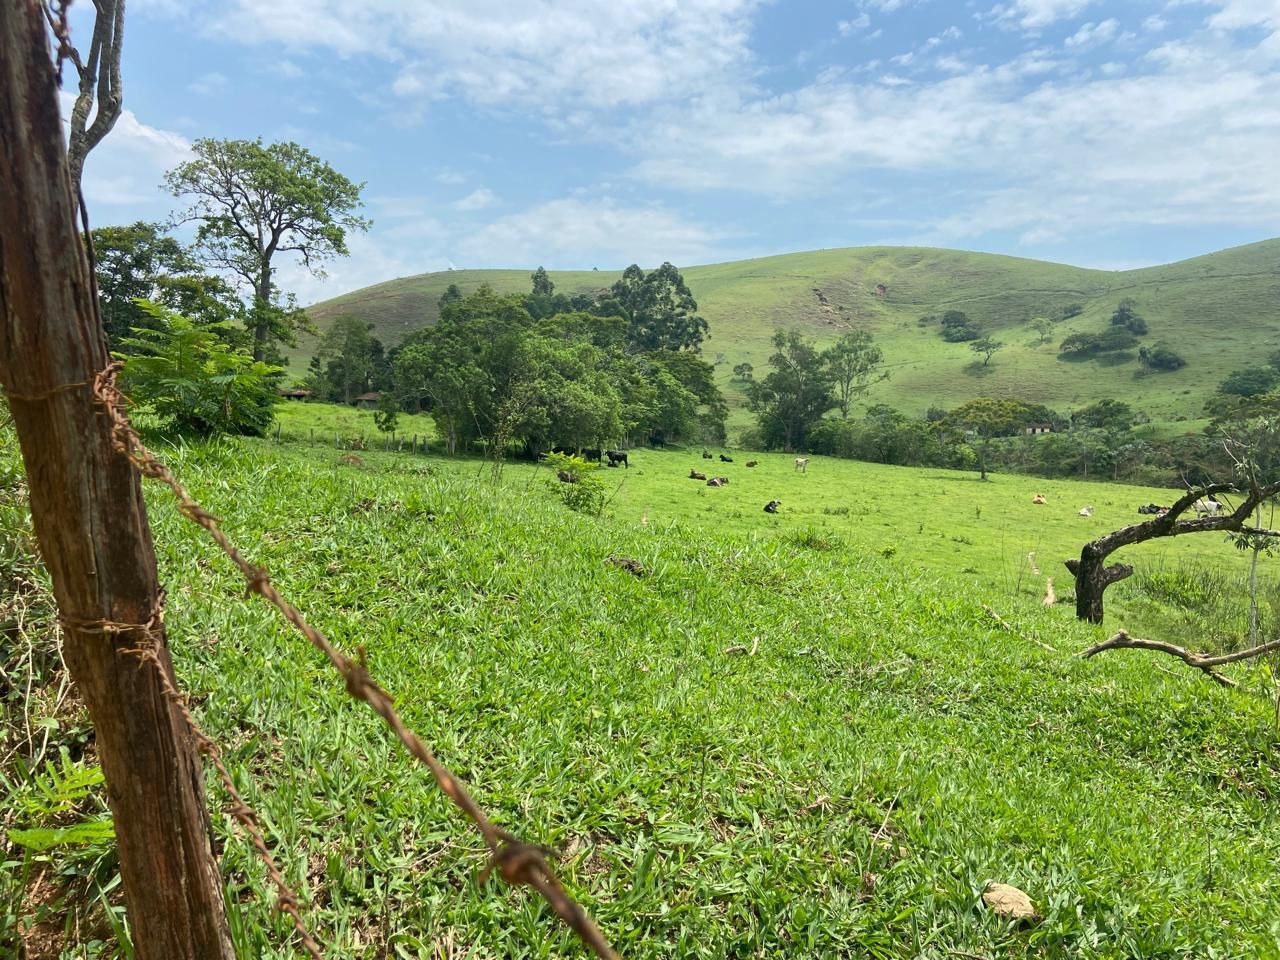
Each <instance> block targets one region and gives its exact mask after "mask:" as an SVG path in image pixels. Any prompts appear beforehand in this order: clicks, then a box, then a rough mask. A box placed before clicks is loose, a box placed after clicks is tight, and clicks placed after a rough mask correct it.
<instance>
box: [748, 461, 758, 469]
mask: <svg viewBox="0 0 1280 960" xmlns="http://www.w3.org/2000/svg"><path fill="white" fill-rule="evenodd" d="M759 465H760V461H759V460H748V461H747V466H748V467H758V466H759Z"/></svg>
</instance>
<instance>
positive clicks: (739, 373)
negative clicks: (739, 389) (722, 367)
mask: <svg viewBox="0 0 1280 960" xmlns="http://www.w3.org/2000/svg"><path fill="white" fill-rule="evenodd" d="M755 370H756V368H755V367H753V366H752V365H751V364H749V363H739V364H736V365H735V366H734V368H733V379H735V380H741V381H742V382H743V383H750V382H751V378H752V376H754V374H755Z"/></svg>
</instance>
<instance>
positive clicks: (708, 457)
mask: <svg viewBox="0 0 1280 960" xmlns="http://www.w3.org/2000/svg"><path fill="white" fill-rule="evenodd" d="M702 459H703V460H714V459H715V457H713V456H712V455H711V454H710V453H708V452H707V451H706V450H703V451H702Z"/></svg>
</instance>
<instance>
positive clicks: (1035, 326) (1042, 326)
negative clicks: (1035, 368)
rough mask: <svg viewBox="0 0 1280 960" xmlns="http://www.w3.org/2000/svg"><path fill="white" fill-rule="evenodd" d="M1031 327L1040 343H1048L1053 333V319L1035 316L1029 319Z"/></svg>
mask: <svg viewBox="0 0 1280 960" xmlns="http://www.w3.org/2000/svg"><path fill="white" fill-rule="evenodd" d="M1031 329H1032V330H1034V331H1035V332H1036V333H1037V334H1038V335H1039V337H1040V342H1041V343H1048V342H1049V336H1050V334H1052V333H1053V321H1052V320H1050V319H1049V318H1048V317H1036V318H1034V319H1033V320H1032V321H1031Z"/></svg>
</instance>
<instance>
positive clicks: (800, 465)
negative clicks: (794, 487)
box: [796, 457, 809, 473]
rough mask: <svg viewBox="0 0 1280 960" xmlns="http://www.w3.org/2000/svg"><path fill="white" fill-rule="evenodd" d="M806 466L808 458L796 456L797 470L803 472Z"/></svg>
mask: <svg viewBox="0 0 1280 960" xmlns="http://www.w3.org/2000/svg"><path fill="white" fill-rule="evenodd" d="M808 466H809V458H808V457H796V469H797V470H799V471H800V472H801V473H804V472H806V468H807V467H808Z"/></svg>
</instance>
